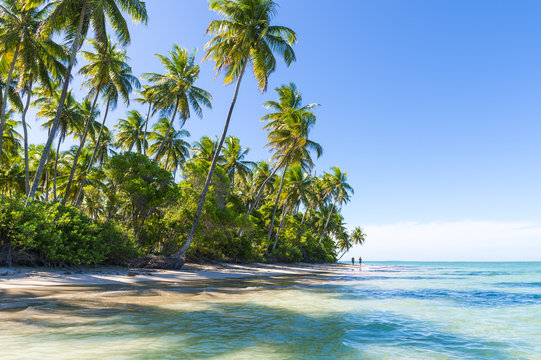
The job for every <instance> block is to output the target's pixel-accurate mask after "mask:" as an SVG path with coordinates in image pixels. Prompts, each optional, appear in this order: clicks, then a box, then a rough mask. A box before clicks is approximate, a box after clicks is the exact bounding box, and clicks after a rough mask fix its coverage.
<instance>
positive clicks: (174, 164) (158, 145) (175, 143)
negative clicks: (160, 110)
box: [149, 118, 190, 172]
mask: <svg viewBox="0 0 541 360" xmlns="http://www.w3.org/2000/svg"><path fill="white" fill-rule="evenodd" d="M187 137H190V133H189V132H188V131H187V130H185V129H182V130H178V131H177V130H173V131H170V121H169V119H167V118H161V119H160V121H158V122H157V123H156V124H154V126H153V127H152V132H151V133H150V135H149V138H150V139H151V140H153V141H154V143H153V144H152V145H151V146H150V148H149V153H150V154H156V153H157V152H158V151H159V150H160V149H161V152H160V153H158V154H157V156H156V160H157V161H159V162H161V163H162V164H163V168H164V169H166V170H167V171H172V172H176V170H177V169H178V168H179V167H181V166H182V165H183V164H184V163H185V162H186V159H188V157H189V156H190V144H189V143H188V142H187V141H185V140H184V139H183V138H187ZM162 144H165V146H162Z"/></svg>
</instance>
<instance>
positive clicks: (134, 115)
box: [115, 110, 147, 153]
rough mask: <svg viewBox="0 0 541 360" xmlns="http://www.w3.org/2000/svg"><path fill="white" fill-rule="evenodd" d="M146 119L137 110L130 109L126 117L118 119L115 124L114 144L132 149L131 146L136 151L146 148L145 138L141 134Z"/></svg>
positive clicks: (124, 148)
mask: <svg viewBox="0 0 541 360" xmlns="http://www.w3.org/2000/svg"><path fill="white" fill-rule="evenodd" d="M145 124H146V121H145V119H144V118H143V116H142V115H141V113H140V112H139V111H137V110H130V111H128V113H127V116H126V119H120V120H119V121H118V123H117V124H116V125H115V128H116V129H117V134H116V135H115V146H116V147H119V148H120V149H122V150H126V149H127V150H128V151H132V149H133V147H134V146H135V147H136V148H137V152H139V153H142V152H143V151H145V148H146V146H147V145H146V140H145V138H144V136H143V131H144V128H145Z"/></svg>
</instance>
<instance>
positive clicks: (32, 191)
mask: <svg viewBox="0 0 541 360" xmlns="http://www.w3.org/2000/svg"><path fill="white" fill-rule="evenodd" d="M86 7H87V0H83V6H82V9H81V15H80V16H79V24H78V25H77V31H76V32H75V38H74V40H73V45H72V47H71V55H70V60H69V64H68V67H67V69H66V74H65V76H64V84H63V86H62V94H61V95H60V101H59V103H58V109H57V110H56V115H55V118H54V122H53V126H52V129H51V133H50V134H49V137H48V138H47V143H46V144H45V148H44V150H43V154H42V155H41V159H40V161H39V165H38V169H37V171H36V176H35V177H34V181H33V183H32V188H31V189H30V192H29V193H28V197H27V199H26V202H27V203H28V201H30V200H31V199H32V198H33V197H34V195H35V194H36V190H37V189H38V184H39V179H40V177H41V174H42V173H43V168H44V167H45V162H46V161H47V159H48V157H49V152H50V150H51V144H52V143H53V139H54V136H55V134H56V130H57V129H58V124H59V123H60V116H62V110H63V109H64V102H65V101H66V97H67V95H68V87H69V80H70V76H71V70H72V69H73V64H74V63H75V57H76V56H77V51H78V49H79V45H80V44H79V42H80V40H81V32H82V30H83V23H84V19H85V14H86Z"/></svg>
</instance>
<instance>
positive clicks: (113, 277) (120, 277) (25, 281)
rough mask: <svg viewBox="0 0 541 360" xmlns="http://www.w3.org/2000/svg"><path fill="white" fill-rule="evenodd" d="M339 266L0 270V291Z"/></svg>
mask: <svg viewBox="0 0 541 360" xmlns="http://www.w3.org/2000/svg"><path fill="white" fill-rule="evenodd" d="M341 266H343V265H340V264H327V265H312V264H288V265H285V264H250V265H237V264H219V265H197V264H186V265H185V266H184V267H183V268H182V270H178V271H176V270H151V269H127V268H121V267H97V268H91V269H88V268H81V269H78V268H70V269H60V270H51V269H46V268H23V267H14V268H1V267H0V290H8V289H22V288H39V287H50V286H58V285H71V286H86V285H104V284H119V285H122V284H137V283H140V282H149V281H154V282H159V283H171V284H174V283H178V282H182V281H186V280H205V279H213V280H216V279H230V278H242V277H253V276H280V275H303V274H304V275H308V274H317V273H323V272H329V271H332V270H336V269H337V267H341Z"/></svg>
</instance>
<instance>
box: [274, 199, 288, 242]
mask: <svg viewBox="0 0 541 360" xmlns="http://www.w3.org/2000/svg"><path fill="white" fill-rule="evenodd" d="M286 214H287V208H284V211H283V212H282V218H281V219H280V225H278V231H276V238H274V245H273V246H272V251H274V249H276V244H278V238H279V237H280V230H282V225H283V224H284V219H285V217H286Z"/></svg>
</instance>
